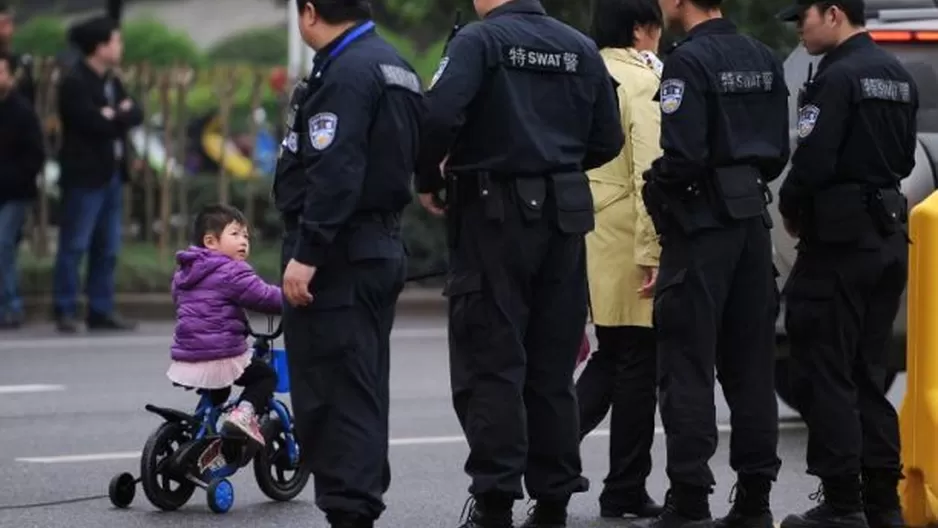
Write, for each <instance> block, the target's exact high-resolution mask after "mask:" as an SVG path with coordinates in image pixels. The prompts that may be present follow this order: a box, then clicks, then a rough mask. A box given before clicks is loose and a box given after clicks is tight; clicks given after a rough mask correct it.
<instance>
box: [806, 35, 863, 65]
mask: <svg viewBox="0 0 938 528" xmlns="http://www.w3.org/2000/svg"><path fill="white" fill-rule="evenodd" d="M872 45H873V38H872V37H870V34H869V33H867V32H866V31H864V32H862V33H857V34H856V35H854V36H852V37H850V38H848V39H847V40H845V41H843V42H841V43H840V46H837V47H836V48H834V49H832V50H830V51H829V52H827V54H826V55H824V58H823V59H821V63H820V64H818V71H821V68H823V67H824V66H826V65H828V64H830V63H832V62H835V61H837V60H839V59H840V58H841V57H843V56H844V55H847V54H848V53H850V52H851V51H853V50H858V49H863V48H865V47H868V46H872Z"/></svg>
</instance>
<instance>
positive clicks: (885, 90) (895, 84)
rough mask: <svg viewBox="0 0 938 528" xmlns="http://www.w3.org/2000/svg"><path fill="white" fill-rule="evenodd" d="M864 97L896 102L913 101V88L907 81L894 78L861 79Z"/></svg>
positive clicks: (861, 89)
mask: <svg viewBox="0 0 938 528" xmlns="http://www.w3.org/2000/svg"><path fill="white" fill-rule="evenodd" d="M860 92H861V93H862V96H863V99H879V100H881V101H892V102H896V103H911V102H912V88H911V86H910V85H909V83H907V82H905V81H896V80H893V79H871V78H863V79H860Z"/></svg>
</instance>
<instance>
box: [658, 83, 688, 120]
mask: <svg viewBox="0 0 938 528" xmlns="http://www.w3.org/2000/svg"><path fill="white" fill-rule="evenodd" d="M682 101H684V81H682V80H681V79H667V80H665V81H664V82H662V83H661V111H662V112H664V113H665V114H673V113H674V112H677V109H678V108H680V107H681V102H682Z"/></svg>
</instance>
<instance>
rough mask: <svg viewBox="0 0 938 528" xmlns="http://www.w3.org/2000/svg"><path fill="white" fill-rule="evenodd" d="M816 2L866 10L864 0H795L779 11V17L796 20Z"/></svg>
mask: <svg viewBox="0 0 938 528" xmlns="http://www.w3.org/2000/svg"><path fill="white" fill-rule="evenodd" d="M815 4H824V5H825V6H837V7H840V8H841V9H844V10H845V11H853V12H859V13H863V12H864V10H865V5H864V2H863V0H827V1H823V2H821V1H819V0H795V3H794V5H790V6H788V7H786V8H785V9H782V10H781V11H779V13H778V15H776V17H778V19H779V20H781V21H782V22H795V21H796V20H798V19H799V18H801V15H802V14H804V12H805V11H806V10H807V9H808V8H809V7H811V6H813V5H815Z"/></svg>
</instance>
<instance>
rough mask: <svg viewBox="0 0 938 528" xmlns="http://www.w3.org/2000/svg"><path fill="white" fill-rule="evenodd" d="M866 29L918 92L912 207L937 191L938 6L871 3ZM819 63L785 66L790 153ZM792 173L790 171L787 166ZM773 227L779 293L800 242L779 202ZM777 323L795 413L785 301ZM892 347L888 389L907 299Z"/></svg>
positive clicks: (794, 59) (779, 384) (783, 387)
mask: <svg viewBox="0 0 938 528" xmlns="http://www.w3.org/2000/svg"><path fill="white" fill-rule="evenodd" d="M866 9H867V13H866V15H867V29H868V30H869V32H870V35H871V36H872V38H873V40H875V41H876V42H878V43H879V44H880V45H881V46H883V47H884V48H885V49H887V50H889V51H891V52H893V53H895V55H896V56H897V57H898V58H899V60H900V61H902V63H903V64H904V65H905V67H906V68H907V69H908V70H909V72H910V73H911V74H912V76H913V78H914V79H915V82H916V84H917V86H918V91H919V104H920V108H919V114H918V146H917V147H916V151H915V169H914V170H913V172H912V174H911V175H910V176H909V177H908V178H906V179H905V180H903V182H902V192H903V193H904V194H905V195H906V197H907V198H908V200H909V206H910V207H913V206H915V205H916V204H918V203H919V202H921V201H922V200H924V199H925V198H926V197H928V196H929V195H931V193H932V192H934V191H935V189H936V188H938V0H867V2H866ZM820 59H821V57H811V56H810V55H808V53H807V52H806V51H805V49H804V47H803V46H800V45H799V46H798V47H797V48H796V49H795V50H794V51H793V52H792V53H791V54H790V55H789V56H788V59H787V60H786V61H785V80H786V82H787V84H788V89H789V91H790V92H791V97H790V99H789V111H790V114H789V116H790V119H791V123H792V132H791V138H792V149H793V151H794V149H795V148H796V147H795V145H796V139H797V134H796V131H795V124H796V123H797V118H796V114H797V103H796V98H797V95H798V90H799V89H800V88H801V87H802V86H803V85H804V82H805V80H806V78H807V75H808V65H809V64H811V63H813V66H812V68H813V69H814V71H817V63H818V62H819V61H820ZM789 167H790V165H789ZM787 172H788V169H787V168H786V170H785V173H783V174H782V176H781V177H780V178H778V179H777V180H776V181H775V182H773V184H772V186H771V188H772V191H773V193H774V195H775V196H776V197H777V196H778V189H779V187H780V186H781V184H782V182H783V181H784V178H785V177H786V176H787ZM770 208H771V213H772V218H773V220H774V222H775V227H774V228H773V229H772V242H773V252H774V259H775V265H776V267H777V268H778V271H779V273H780V275H781V276H780V277H779V278H778V285H779V288H781V287H782V286H783V285H784V283H785V280H786V279H787V277H788V274H789V272H790V271H791V268H792V265H793V264H794V261H795V255H796V252H795V244H796V242H797V241H796V240H794V239H792V237H791V236H789V235H788V233H787V232H786V231H785V229H784V227H783V225H782V219H781V217H780V215H779V213H778V200H777V199H776V200H775V201H774V202H773V203H772V205H771V206H770ZM782 303H783V305H782V310H781V311H780V314H779V319H778V321H777V330H778V343H779V347H778V363H777V365H776V366H777V368H776V392H777V393H778V396H779V398H780V399H781V400H782V401H783V402H784V403H785V404H787V405H788V406H790V407H792V408H793V409H795V410H797V408H796V406H795V405H794V403H793V398H792V391H791V381H790V379H789V369H788V368H787V363H788V361H789V351H788V347H787V340H786V337H785V326H784V317H785V311H784V299H782ZM893 330H894V331H893V336H894V339H893V343H892V347H891V349H890V351H889V360H890V361H889V366H890V368H891V369H892V370H893V372H892V373H891V375H890V377H889V379H888V380H887V381H888V385H887V388H888V387H889V386H891V385H892V383H893V381H894V380H895V376H896V374H897V373H899V372H903V371H905V363H906V356H905V339H906V302H905V293H903V297H902V307H901V309H900V311H899V316H898V317H897V318H896V321H895V325H894V329H893Z"/></svg>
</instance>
